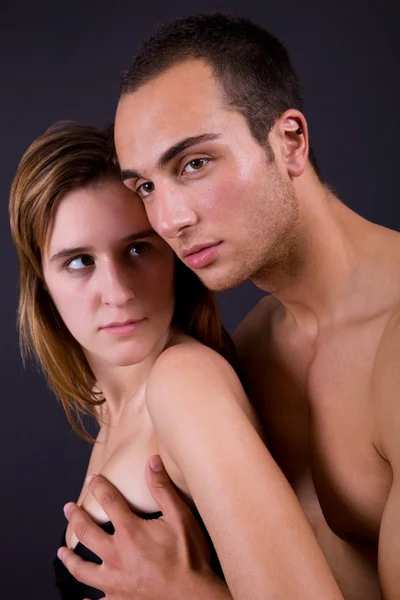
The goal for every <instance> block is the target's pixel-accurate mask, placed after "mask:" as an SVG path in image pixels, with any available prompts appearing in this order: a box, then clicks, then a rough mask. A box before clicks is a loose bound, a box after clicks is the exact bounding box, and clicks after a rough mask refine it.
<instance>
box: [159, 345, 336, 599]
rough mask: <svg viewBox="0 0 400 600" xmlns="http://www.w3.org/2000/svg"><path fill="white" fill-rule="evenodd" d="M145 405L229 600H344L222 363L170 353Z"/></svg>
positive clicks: (188, 352)
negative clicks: (204, 530)
mask: <svg viewBox="0 0 400 600" xmlns="http://www.w3.org/2000/svg"><path fill="white" fill-rule="evenodd" d="M147 403H148V409H149V412H150V415H151V418H152V420H153V423H154V426H155V428H156V432H157V435H158V439H159V447H160V453H161V455H162V457H163V460H164V461H165V464H166V467H167V470H169V472H170V474H171V476H172V478H173V480H174V481H175V483H176V484H177V485H178V486H179V487H181V489H183V491H189V492H190V495H191V496H192V498H193V500H194V502H195V504H196V506H197V508H198V510H199V512H200V514H201V516H202V519H203V521H204V523H205V525H206V527H207V529H208V531H209V533H210V535H211V538H212V540H213V543H214V546H215V549H216V551H217V554H218V556H219V559H220V561H221V565H222V568H223V570H224V574H225V576H226V579H227V582H228V585H229V588H230V590H231V593H232V595H233V597H234V598H235V599H237V600H239V599H243V600H248V599H249V598H252V600H257V599H260V600H261V599H262V600H265V599H266V598H271V599H272V598H278V597H279V598H290V599H291V600H297V599H298V600H300V599H301V600H303V599H304V598H307V600H313V599H315V600H317V599H318V600H320V598H329V599H330V600H331V599H332V600H333V599H339V598H342V596H341V594H340V591H339V589H338V587H337V585H336V582H335V580H334V578H333V575H332V573H331V571H330V569H329V567H328V565H327V563H326V560H325V558H324V556H323V554H322V551H321V549H320V548H319V546H318V543H317V541H316V539H315V537H314V534H313V532H312V530H311V527H310V525H309V524H308V522H307V520H306V517H305V515H304V513H303V511H302V509H301V507H300V505H299V504H298V501H297V499H296V497H295V495H294V493H293V490H292V489H291V488H290V486H289V484H288V482H287V481H286V479H285V477H284V476H283V474H282V472H281V471H280V469H279V468H278V467H277V465H276V464H275V462H274V460H273V459H272V457H271V455H270V454H269V452H268V450H267V449H266V447H265V446H264V444H263V443H262V441H261V439H260V437H259V435H258V434H257V432H256V431H255V429H254V426H253V424H252V423H251V421H250V418H249V412H248V410H247V406H248V404H247V399H246V397H245V394H244V391H243V388H242V386H241V384H240V382H239V380H238V378H237V376H236V374H235V372H234V371H233V369H232V368H231V367H230V366H229V364H228V363H227V362H226V361H225V360H224V359H223V358H222V357H221V356H219V355H218V354H216V353H215V352H213V351H212V350H210V349H209V348H206V347H204V346H201V345H199V344H181V345H177V346H174V347H171V348H169V349H167V350H166V351H165V352H164V353H163V354H162V355H161V356H160V358H159V359H158V360H157V363H156V365H155V366H154V368H153V370H152V372H151V375H150V377H149V381H148V384H147ZM180 474H181V476H182V477H180ZM185 488H187V489H185Z"/></svg>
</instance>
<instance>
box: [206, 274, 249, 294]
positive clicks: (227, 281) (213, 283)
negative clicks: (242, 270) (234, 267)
mask: <svg viewBox="0 0 400 600" xmlns="http://www.w3.org/2000/svg"><path fill="white" fill-rule="evenodd" d="M196 275H197V276H198V277H199V279H201V281H202V282H203V283H204V285H205V286H206V287H207V288H208V289H209V290H212V291H213V292H226V291H227V290H231V289H232V288H235V287H237V286H238V285H240V284H241V283H243V282H244V281H246V279H247V277H245V276H243V275H240V274H239V273H230V272H229V271H225V272H222V270H219V269H218V271H217V269H212V268H211V269H209V270H207V269H199V270H198V271H196Z"/></svg>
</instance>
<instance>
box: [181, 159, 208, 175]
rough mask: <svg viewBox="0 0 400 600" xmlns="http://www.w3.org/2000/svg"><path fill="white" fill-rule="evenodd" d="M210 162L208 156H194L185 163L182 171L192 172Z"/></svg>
mask: <svg viewBox="0 0 400 600" xmlns="http://www.w3.org/2000/svg"><path fill="white" fill-rule="evenodd" d="M209 162H210V159H209V158H194V159H193V160H191V161H189V162H188V163H186V165H185V166H184V168H183V172H184V173H194V172H195V171H200V169H202V168H203V167H204V166H205V165H206V164H207V163H209Z"/></svg>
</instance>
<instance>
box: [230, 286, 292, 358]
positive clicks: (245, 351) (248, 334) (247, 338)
mask: <svg viewBox="0 0 400 600" xmlns="http://www.w3.org/2000/svg"><path fill="white" fill-rule="evenodd" d="M281 306H282V305H281V304H280V302H279V301H278V300H277V299H276V298H275V297H274V296H266V297H265V298H262V299H261V300H260V301H259V302H258V303H257V304H256V306H255V307H254V308H253V309H252V310H251V311H250V312H249V314H248V315H247V316H246V317H245V319H243V321H242V322H241V323H240V325H239V326H238V328H237V329H236V331H235V332H234V334H233V336H232V337H233V341H234V343H235V346H236V349H237V352H238V356H239V359H240V360H244V359H245V357H247V356H249V355H254V353H255V351H256V350H257V349H259V348H260V344H261V342H264V341H265V340H266V339H267V338H269V333H270V329H271V321H272V318H273V315H274V314H275V313H276V311H277V310H279V309H280V307H281Z"/></svg>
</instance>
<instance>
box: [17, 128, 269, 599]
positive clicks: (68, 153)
mask: <svg viewBox="0 0 400 600" xmlns="http://www.w3.org/2000/svg"><path fill="white" fill-rule="evenodd" d="M10 218H11V230H12V235H13V239H14V243H15V245H16V248H17V251H18V256H19V263H20V305H19V330H20V338H21V345H22V350H23V352H24V354H26V353H27V352H29V351H30V352H32V353H33V354H34V355H36V357H37V358H38V359H39V361H40V363H41V365H42V367H43V370H44V372H45V374H46V375H47V378H48V381H49V384H50V386H51V387H52V389H53V390H54V392H55V394H56V395H57V396H58V397H59V398H60V399H61V402H62V403H63V406H64V408H65V411H66V414H67V416H68V418H69V419H70V421H71V423H72V424H73V426H74V427H75V429H76V430H77V431H79V432H80V433H81V435H83V436H84V437H86V438H88V434H87V433H86V432H85V430H83V429H82V427H83V426H82V422H81V419H80V418H81V416H82V415H83V414H89V415H93V416H94V417H95V419H96V420H97V422H98V424H99V433H98V436H97V439H96V443H95V444H94V446H93V451H92V455H91V459H90V463H89V466H88V472H89V473H101V474H102V475H104V476H105V477H106V478H108V479H109V480H110V481H111V482H112V483H114V484H115V485H116V486H117V487H118V488H119V489H120V490H121V492H122V493H123V495H124V496H125V498H126V499H127V500H128V502H129V503H130V506H131V507H132V510H133V511H135V512H137V513H139V514H141V515H143V516H145V517H146V516H147V518H156V517H157V516H159V514H160V513H159V512H158V506H157V505H156V504H155V501H154V500H153V498H152V496H151V495H150V492H149V491H148V489H147V486H146V483H145V480H144V471H145V470H144V465H145V463H146V460H147V459H148V457H149V456H150V455H152V454H160V455H161V457H162V459H163V462H164V464H165V466H166V468H167V471H168V473H169V475H170V477H171V478H172V480H173V481H174V483H175V484H176V486H177V487H178V488H179V489H180V490H181V492H182V493H183V495H184V496H185V497H186V498H187V500H188V502H189V503H191V504H192V506H193V505H195V506H196V507H197V510H198V512H199V514H200V516H201V520H202V521H204V523H205V526H206V527H207V530H208V532H209V534H210V536H211V538H212V540H213V544H214V546H215V548H216V550H217V552H218V551H219V549H222V550H224V552H226V548H227V547H229V549H230V552H231V553H234V554H235V553H236V554H237V561H238V564H239V563H240V557H241V553H242V552H250V553H252V552H254V555H255V556H260V554H261V555H262V556H263V553H262V552H261V553H260V546H262V545H263V544H265V540H266V538H267V537H268V536H266V535H264V536H263V526H264V519H265V524H266V523H267V520H268V517H267V513H268V510H267V506H266V492H268V472H270V469H271V466H270V463H271V459H270V457H269V454H268V452H267V450H266V449H265V447H264V445H263V443H262V441H261V439H260V437H259V435H258V433H257V432H256V429H255V427H257V423H256V419H255V417H254V414H253V412H252V410H251V408H250V406H249V403H248V400H247V398H246V395H245V393H244V391H243V388H242V386H241V384H240V382H239V379H238V377H237V375H236V373H235V371H234V369H233V368H232V366H231V365H230V364H229V362H228V361H229V360H230V359H231V358H232V345H231V343H230V340H229V338H228V336H227V335H226V334H225V332H224V330H223V328H222V326H221V324H220V322H219V320H218V317H217V314H216V310H215V303H214V297H213V295H212V293H211V292H209V291H208V290H207V289H206V288H205V287H204V286H203V284H202V283H201V282H200V281H199V279H198V278H197V277H196V276H195V275H194V274H193V273H192V272H191V271H190V270H189V269H187V268H186V267H185V266H184V265H183V264H182V263H180V262H178V261H177V259H176V258H175V256H174V254H173V253H172V251H171V249H170V248H169V247H168V245H167V244H166V243H165V242H164V241H163V240H162V239H161V238H160V237H158V236H157V235H156V234H155V233H154V231H153V230H152V229H151V227H150V225H149V222H148V220H147V217H146V213H145V211H144V209H143V206H142V204H141V201H140V200H139V198H138V197H136V196H135V195H134V194H133V193H132V192H131V191H129V190H128V189H127V188H126V187H125V186H124V185H123V184H122V182H121V181H120V178H119V172H118V168H117V167H116V165H115V164H114V161H113V151H112V144H111V143H110V132H107V131H98V130H96V129H95V128H93V127H87V126H81V125H78V124H75V123H61V124H59V125H57V126H53V127H52V128H50V129H49V130H48V131H47V132H46V133H45V134H44V135H43V136H41V137H40V138H38V139H37V140H36V141H35V142H33V144H32V145H31V146H30V148H28V150H27V151H26V153H25V155H24V156H23V158H22V160H21V163H20V165H19V168H18V171H17V174H16V177H15V180H14V182H13V186H12V190H11V199H10ZM224 356H225V358H224ZM226 359H228V360H226ZM264 467H265V472H263V469H264ZM78 503H79V504H80V505H81V506H83V507H84V508H85V510H86V511H87V512H88V513H89V514H90V515H92V516H93V517H94V518H95V519H96V520H97V521H98V522H101V523H103V528H104V529H105V531H107V532H108V533H112V532H113V527H112V524H111V523H110V522H107V516H106V514H105V513H104V512H103V511H102V509H101V508H100V506H99V505H98V504H97V503H96V501H95V500H94V498H93V496H91V495H89V494H87V491H86V487H85V485H83V488H82V491H81V494H80V497H79V500H78ZM264 515H265V516H264ZM243 532H246V533H245V534H244V533H243ZM65 543H66V545H68V546H69V547H70V548H75V552H77V553H78V554H80V555H81V556H83V557H85V558H86V559H87V560H91V561H94V562H95V561H96V560H98V559H97V557H96V556H95V555H93V554H92V553H90V551H89V550H87V549H86V548H85V547H84V546H82V544H80V543H79V542H78V540H77V538H76V536H75V535H74V532H73V531H71V529H70V528H69V527H68V528H67V530H66V533H65ZM266 560H267V557H266ZM214 565H215V569H216V571H217V572H218V568H219V567H218V563H217V561H215V562H214ZM222 567H224V565H222ZM55 568H56V575H57V580H58V586H59V588H60V591H61V595H62V597H63V598H65V599H69V600H79V599H82V598H98V597H102V593H101V592H99V591H98V590H97V591H96V590H95V589H94V588H88V587H87V586H84V585H83V584H80V583H79V582H77V581H76V580H75V579H74V578H73V577H72V576H71V575H70V574H69V573H68V571H67V570H66V569H65V567H64V566H63V565H62V563H61V562H60V561H58V559H56V561H55ZM254 569H255V572H254V574H251V573H249V576H250V577H252V576H255V577H256V576H257V573H259V572H260V569H261V570H262V565H261V564H259V561H258V562H255V564H254ZM225 571H226V572H225V576H226V579H227V581H228V584H229V585H230V584H231V583H232V584H233V585H234V584H235V571H234V570H229V569H228V570H225Z"/></svg>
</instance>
